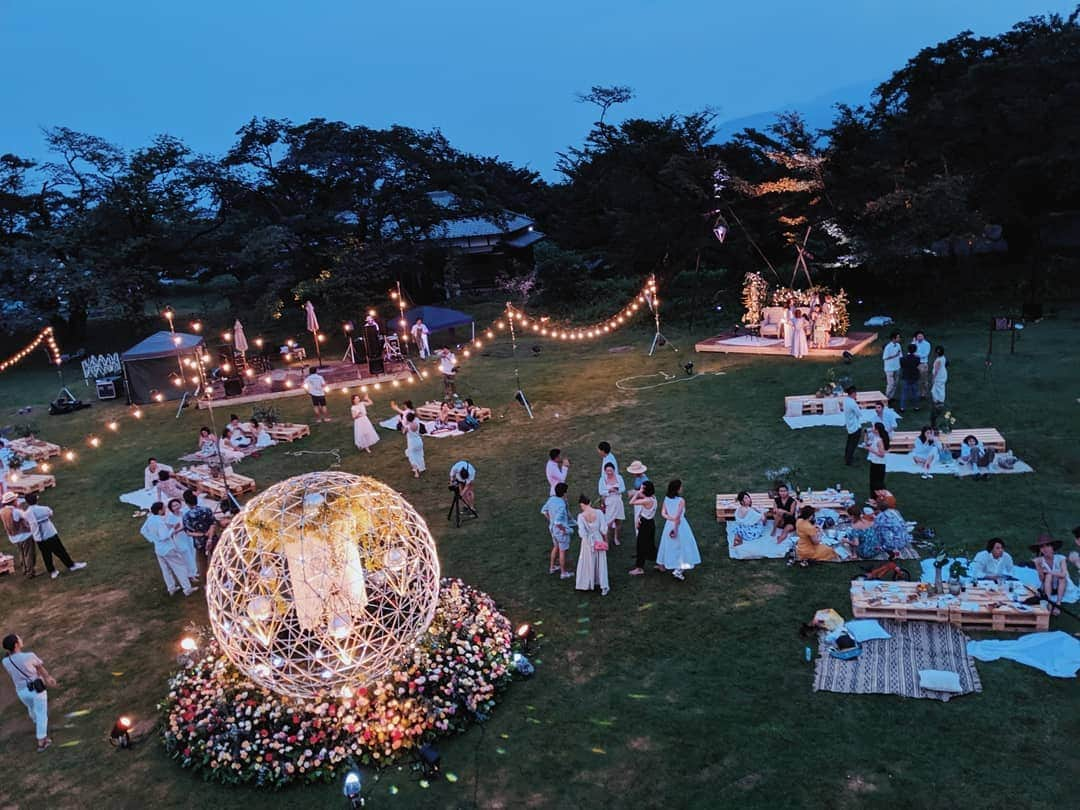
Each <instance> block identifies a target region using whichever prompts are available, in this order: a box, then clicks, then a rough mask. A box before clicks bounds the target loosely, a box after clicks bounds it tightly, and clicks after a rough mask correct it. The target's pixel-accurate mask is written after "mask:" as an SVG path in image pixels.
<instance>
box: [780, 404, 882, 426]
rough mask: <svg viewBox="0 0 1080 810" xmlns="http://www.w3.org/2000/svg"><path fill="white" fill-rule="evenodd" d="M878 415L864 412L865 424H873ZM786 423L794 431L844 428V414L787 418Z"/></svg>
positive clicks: (785, 418)
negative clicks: (813, 428) (810, 428)
mask: <svg viewBox="0 0 1080 810" xmlns="http://www.w3.org/2000/svg"><path fill="white" fill-rule="evenodd" d="M875 416H876V414H875V413H874V412H873V411H868V410H865V409H864V410H863V412H862V420H863V422H873V421H874V417H875ZM784 423H785V424H786V425H787V426H788V427H789V428H791V429H792V430H799V429H800V428H808V427H825V426H828V427H843V426H844V414H843V413H829V414H813V415H811V416H785V417H784Z"/></svg>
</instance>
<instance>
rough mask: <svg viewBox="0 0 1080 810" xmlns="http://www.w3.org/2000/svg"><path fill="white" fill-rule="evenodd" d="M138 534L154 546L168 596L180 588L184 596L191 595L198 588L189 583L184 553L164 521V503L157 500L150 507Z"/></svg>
mask: <svg viewBox="0 0 1080 810" xmlns="http://www.w3.org/2000/svg"><path fill="white" fill-rule="evenodd" d="M139 534H141V535H142V536H143V537H145V538H146V542H148V543H151V544H153V546H154V554H155V555H157V561H158V565H159V566H160V567H161V576H162V577H164V579H165V588H166V589H167V590H168V591H169V596H172V595H173V594H174V593H176V592H177V591H178V590H181V589H183V591H184V596H191V594H192V593H194V592H195V591H197V590H198V589H199V586H198V585H192V584H191V580H190V578H189V577H190V572H189V571H188V564H187V561H186V560H185V559H184V553H183V552H182V551H181V550H180V546H179V545H177V543H176V540H174V539H173V530H172V529H170V528H169V527H168V526H167V525H166V523H165V504H163V503H161V501H158V502H157V503H155V504H153V506H151V507H150V514H149V515H147V517H146V520H145V521H144V522H143V525H142V527H141V528H140V529H139Z"/></svg>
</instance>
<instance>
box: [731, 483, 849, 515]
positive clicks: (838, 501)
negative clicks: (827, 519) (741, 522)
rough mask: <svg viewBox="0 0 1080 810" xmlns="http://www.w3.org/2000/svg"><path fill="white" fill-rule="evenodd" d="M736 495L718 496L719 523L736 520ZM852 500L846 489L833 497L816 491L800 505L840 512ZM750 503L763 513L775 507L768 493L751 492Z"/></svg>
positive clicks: (737, 505) (737, 506)
mask: <svg viewBox="0 0 1080 810" xmlns="http://www.w3.org/2000/svg"><path fill="white" fill-rule="evenodd" d="M736 494H737V493H733V492H732V493H727V492H725V493H721V494H719V495H717V496H716V521H717V522H718V523H726V522H727V521H729V520H734V519H735V510H736V509H738V508H739V504H738V502H737V501H736V500H735V496H736ZM852 498H854V496H853V495H852V494H851V493H850V492H848V491H847V490H846V489H845V490H841V491H840V492H839V493H833V494H831V495H826V494H825V492H824V491H820V492H819V491H815V492H814V494H813V495H812V496H811V497H809V498H803V500H802V501H800V503H801V504H802V505H803V506H812V507H814V508H815V509H835V510H836V511H838V512H839V511H840V510H842V509H844V508H845V507H844V501H850V500H851V499H852ZM750 502H751V505H752V506H753V507H754V508H755V509H758V510H760V511H762V512H769V511H771V510H772V508H773V506H774V505H775V504H774V503H773V499H772V498H771V497H769V493H768V492H751V493H750Z"/></svg>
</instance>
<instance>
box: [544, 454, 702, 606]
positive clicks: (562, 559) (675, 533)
mask: <svg viewBox="0 0 1080 810" xmlns="http://www.w3.org/2000/svg"><path fill="white" fill-rule="evenodd" d="M597 453H598V454H599V456H600V475H599V479H598V482H597V495H598V496H599V497H598V498H597V500H596V502H595V503H594V499H593V498H592V497H590V496H589V495H587V494H584V493H582V494H581V495H579V496H578V499H577V506H578V515H577V518H576V519H573V518H572V517H571V514H570V506H569V504H568V503H567V499H566V496H567V492H568V491H569V486H568V484H567V478H568V476H569V472H570V460H569V459H568V458H566V457H564V456H563V454H562V451H561V450H560V449H558V448H554V449H552V450H551V451H550V452H549V454H548V462H547V467H546V471H545V472H546V477H547V481H548V499H547V501H546V502H545V503H544V505H543V507H542V508H541V509H540V513H541V514H542V515H543V516H544V517H545V518H546V519H547V522H548V533H549V534H550V536H551V554H550V557H549V561H548V573H550V574H555V573H558V574H559V575H560V578H561V579H571V578H574V579H575V588H576V589H577V590H581V591H592V590H594V589H596V588H600V593H601V595H603V596H607V594H608V593H609V592H610V589H611V584H610V579H609V576H608V559H607V555H608V551H609V550H610V549H611V546H612V545H615V546H621V545H622V528H623V525H624V523H625V521H626V506H627V505H629V506H630V507H631V508H632V514H633V524H632V525H633V527H634V536H635V555H634V566H633V568H631V569H630V570H629V574H630V575H631V576H641V575H643V574H644V573H645V567H646V564H647V563H648V562H650V561H654V562H655V568H656V570H657V571H662V572H670V573H671V574H672V576H673V577H674V578H675V579H678V580H682V579H684V578H685V572H686V571H689V570H690V569H692V568H694V567H695V566H696V565H698V564H699V563H700V562H701V555H700V553H699V551H698V547H697V540H696V539H695V537H694V533H693V530H692V529H691V528H690V524H689V523H688V522H687V520H686V501H685V499H684V498H683V496H682V481H681V480H679V479H675V480H672V481H671V482H669V483H668V486H667V491H666V495H665V497H664V499H663V502H662V503H661V502H660V501H659V499H658V498H657V495H656V487H655V485H654V484H653V482H652V481H651V480H649V477H648V475H647V472H648V468H647V467H646V466H645V465H644V464H643V463H642V462H641V461H638V460H635V461H634V462H633V463H631V464H630V465H629V466H628V467H627V469H626V472H627V473H629V474H630V475H632V476H633V478H632V479H631V487H630V488H629V489H627V486H626V481H625V479H624V478H623V476H622V474H621V473H620V472H619V467H618V462H617V460H616V459H615V454H614V453H613V452H612V448H611V444H610V443H609V442H600V443H599V444H598V445H597ZM627 495H628V496H629V501H628V502H627V501H626V500H624V497H625V496H627ZM658 512H659V515H660V517H661V518H663V520H664V527H663V529H662V531H661V532H660V542H659V544H657V531H656V516H657V513H658ZM574 529H577V534H578V537H579V539H580V548H579V554H578V561H577V568H576V570H575V571H574V572H571V571H570V570H569V569H568V568H567V561H566V556H567V552H568V551H569V550H570V545H571V539H572V536H573V533H574Z"/></svg>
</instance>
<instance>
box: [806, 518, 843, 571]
mask: <svg viewBox="0 0 1080 810" xmlns="http://www.w3.org/2000/svg"><path fill="white" fill-rule="evenodd" d="M816 511H817V510H815V509H814V507H812V506H804V507H803V508H802V509H800V510H799V519H798V520H797V521H796V522H795V533H796V534H798V536H799V542H798V543H796V544H795V556H796V557H797V558H798V560H799V562H800V564H802V565H806V564H807V563H808V562H810V561H811V560H813V561H814V562H835V561H836V560H839V559H840V556H839V555H838V554H837V553H836V552H835V551H833V550H832V549H831V548H829V547H828V546H827V545H825V544H824V543H823V542H822V541H821V537H822V531H821V528H820V527H819V526H818V525H817V524H816V523H814V514H815V513H816Z"/></svg>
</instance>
